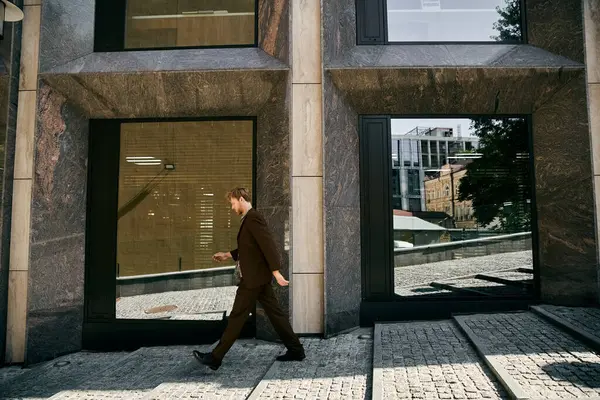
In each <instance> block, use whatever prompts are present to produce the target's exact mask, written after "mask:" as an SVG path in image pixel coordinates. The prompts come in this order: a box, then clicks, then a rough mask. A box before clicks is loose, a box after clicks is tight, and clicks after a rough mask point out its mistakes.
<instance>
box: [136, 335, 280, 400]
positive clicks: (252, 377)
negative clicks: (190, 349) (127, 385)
mask: <svg viewBox="0 0 600 400" xmlns="http://www.w3.org/2000/svg"><path fill="white" fill-rule="evenodd" d="M283 351H284V347H283V346H281V345H276V344H272V343H267V342H261V341H255V340H250V341H248V340H245V341H238V342H236V343H235V344H234V345H233V347H232V348H231V350H230V351H229V352H228V353H227V355H226V356H225V359H224V360H223V365H222V366H221V368H219V369H218V370H217V371H212V370H210V369H209V368H207V367H205V366H203V365H200V364H199V363H198V362H196V360H195V359H194V360H193V361H191V362H190V363H188V364H187V365H186V366H185V368H183V369H182V370H181V371H180V372H179V374H178V376H179V377H184V378H183V379H181V378H180V379H178V380H176V381H166V382H164V383H162V384H161V385H159V386H158V387H157V388H156V389H154V390H153V391H152V392H150V393H149V394H147V395H146V396H145V397H143V399H144V400H166V399H215V400H217V399H219V400H220V399H232V400H235V399H245V398H246V397H247V396H248V395H250V393H251V392H252V390H253V389H254V387H255V386H256V385H257V384H258V382H259V381H260V380H261V378H262V377H263V376H264V375H265V373H266V372H267V370H268V369H269V367H270V366H271V365H272V364H273V361H274V360H275V357H276V356H277V355H278V354H279V353H283ZM185 357H187V359H189V355H188V354H186V355H185Z"/></svg>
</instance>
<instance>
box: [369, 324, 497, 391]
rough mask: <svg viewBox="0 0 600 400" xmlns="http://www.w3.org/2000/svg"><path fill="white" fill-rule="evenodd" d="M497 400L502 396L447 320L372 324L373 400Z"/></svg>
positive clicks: (464, 338) (476, 357)
mask: <svg viewBox="0 0 600 400" xmlns="http://www.w3.org/2000/svg"><path fill="white" fill-rule="evenodd" d="M416 398H432V399H469V398H477V399H479V398H486V399H503V398H507V393H506V392H505V390H504V389H503V387H502V385H501V384H500V382H499V381H498V380H497V379H496V378H495V377H494V375H493V374H492V373H491V371H490V370H489V369H488V368H487V367H486V366H485V365H484V364H483V362H482V360H480V359H479V357H478V355H477V353H476V351H475V349H474V348H473V347H472V346H471V343H470V342H469V340H468V339H467V338H466V337H465V336H464V335H463V334H462V332H461V331H460V329H459V328H458V327H457V326H456V325H455V324H454V323H453V321H451V320H444V321H426V322H402V323H389V324H376V325H375V332H374V343H373V400H381V399H416Z"/></svg>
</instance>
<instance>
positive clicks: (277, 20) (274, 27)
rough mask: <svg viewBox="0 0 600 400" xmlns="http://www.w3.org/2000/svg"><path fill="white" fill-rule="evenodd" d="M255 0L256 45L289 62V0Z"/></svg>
mask: <svg viewBox="0 0 600 400" xmlns="http://www.w3.org/2000/svg"><path fill="white" fill-rule="evenodd" d="M257 1H258V47H260V48H261V49H263V50H264V51H265V52H266V53H267V54H269V55H271V56H273V57H276V58H277V59H279V60H281V61H282V62H284V63H286V64H289V61H290V47H291V46H290V2H289V0H257Z"/></svg>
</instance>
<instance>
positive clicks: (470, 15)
mask: <svg viewBox="0 0 600 400" xmlns="http://www.w3.org/2000/svg"><path fill="white" fill-rule="evenodd" d="M506 1H507V0H388V10H387V11H388V12H387V16H388V40H389V41H390V42H430V41H440V42H454V41H456V42H468V41H493V40H494V39H492V36H497V35H498V31H497V30H496V29H494V23H495V22H498V20H499V18H500V15H499V14H498V11H497V10H496V7H500V8H505V7H506Z"/></svg>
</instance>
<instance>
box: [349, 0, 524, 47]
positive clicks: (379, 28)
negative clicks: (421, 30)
mask: <svg viewBox="0 0 600 400" xmlns="http://www.w3.org/2000/svg"><path fill="white" fill-rule="evenodd" d="M525 2H526V0H520V4H521V40H520V41H509V40H502V41H488V40H486V41H464V42H463V41H439V40H438V41H410V42H409V41H390V40H389V39H388V24H387V0H356V44H357V45H358V46H361V45H444V44H447V45H453V44H455V45H460V44H465V45H469V44H470V45H494V44H527V42H528V41H527V12H526V11H527V8H526V7H525Z"/></svg>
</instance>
